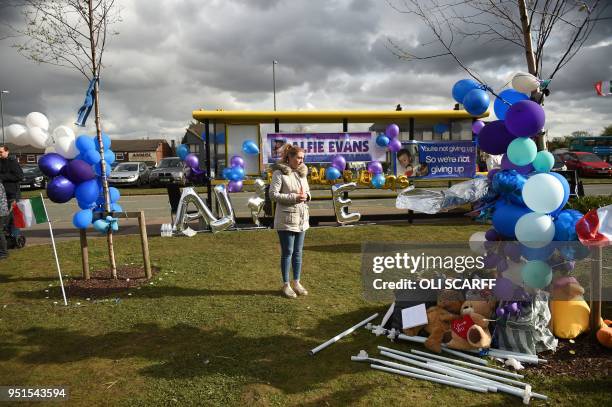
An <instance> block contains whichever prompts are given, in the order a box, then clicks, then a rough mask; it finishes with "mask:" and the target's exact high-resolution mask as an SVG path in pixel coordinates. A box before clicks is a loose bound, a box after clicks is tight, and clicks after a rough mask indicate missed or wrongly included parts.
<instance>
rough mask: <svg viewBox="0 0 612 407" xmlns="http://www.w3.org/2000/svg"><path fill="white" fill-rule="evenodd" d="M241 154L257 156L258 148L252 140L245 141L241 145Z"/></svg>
mask: <svg viewBox="0 0 612 407" xmlns="http://www.w3.org/2000/svg"><path fill="white" fill-rule="evenodd" d="M242 152H243V153H245V154H259V147H257V144H255V142H254V141H253V140H245V141H244V142H243V143H242Z"/></svg>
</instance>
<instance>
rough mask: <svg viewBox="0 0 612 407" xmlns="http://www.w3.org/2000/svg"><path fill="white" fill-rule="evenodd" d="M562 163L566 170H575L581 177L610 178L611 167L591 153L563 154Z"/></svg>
mask: <svg viewBox="0 0 612 407" xmlns="http://www.w3.org/2000/svg"><path fill="white" fill-rule="evenodd" d="M563 162H564V163H565V165H566V166H567V169H568V170H576V171H578V174H580V176H583V177H588V176H591V177H595V176H599V177H601V176H603V177H610V176H612V165H610V164H608V163H607V162H605V161H604V160H602V159H601V158H599V157H598V156H596V155H595V154H593V153H585V152H578V151H575V152H571V153H565V154H563Z"/></svg>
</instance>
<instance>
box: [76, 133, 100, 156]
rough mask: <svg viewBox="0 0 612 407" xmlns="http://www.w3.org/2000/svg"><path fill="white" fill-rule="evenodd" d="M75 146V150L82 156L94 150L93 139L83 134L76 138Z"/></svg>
mask: <svg viewBox="0 0 612 407" xmlns="http://www.w3.org/2000/svg"><path fill="white" fill-rule="evenodd" d="M75 145H76V148H77V150H79V152H80V153H81V154H83V155H84V154H85V153H86V152H88V151H89V150H95V149H96V144H95V142H94V139H93V138H91V137H89V136H86V135H85V134H81V135H80V136H79V137H77V139H76V141H75Z"/></svg>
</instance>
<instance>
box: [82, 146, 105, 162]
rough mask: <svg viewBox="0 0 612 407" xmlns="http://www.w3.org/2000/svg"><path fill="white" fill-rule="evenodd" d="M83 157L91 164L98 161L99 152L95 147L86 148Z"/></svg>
mask: <svg viewBox="0 0 612 407" xmlns="http://www.w3.org/2000/svg"><path fill="white" fill-rule="evenodd" d="M83 159H84V160H85V161H86V162H87V163H88V164H91V165H95V164H97V163H99V162H100V160H101V158H100V152H98V151H96V149H95V148H94V149H91V150H87V151H85V152H84V153H83Z"/></svg>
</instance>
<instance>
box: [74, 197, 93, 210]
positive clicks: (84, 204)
mask: <svg viewBox="0 0 612 407" xmlns="http://www.w3.org/2000/svg"><path fill="white" fill-rule="evenodd" d="M77 204H78V205H79V208H81V209H93V208H95V207H96V203H95V202H82V201H79V200H78V199H77Z"/></svg>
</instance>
